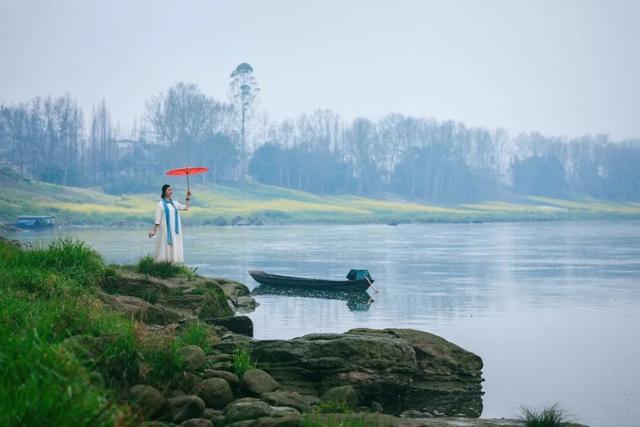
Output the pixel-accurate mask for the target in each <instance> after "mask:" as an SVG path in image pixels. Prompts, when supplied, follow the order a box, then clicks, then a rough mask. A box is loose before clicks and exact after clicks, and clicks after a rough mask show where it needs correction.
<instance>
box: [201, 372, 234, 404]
mask: <svg viewBox="0 0 640 427" xmlns="http://www.w3.org/2000/svg"><path fill="white" fill-rule="evenodd" d="M198 396H200V398H202V400H204V403H205V404H206V406H207V407H208V408H214V409H222V408H224V407H225V406H227V405H228V404H229V403H231V402H232V401H233V393H232V392H231V387H229V383H228V382H227V381H225V380H224V379H222V378H208V379H206V380H204V381H202V382H201V383H200V392H199V393H198Z"/></svg>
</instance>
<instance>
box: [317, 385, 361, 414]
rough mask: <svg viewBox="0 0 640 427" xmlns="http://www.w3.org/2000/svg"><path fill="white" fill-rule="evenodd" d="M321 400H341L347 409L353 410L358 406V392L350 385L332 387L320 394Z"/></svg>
mask: <svg viewBox="0 0 640 427" xmlns="http://www.w3.org/2000/svg"><path fill="white" fill-rule="evenodd" d="M322 401H323V402H341V403H344V404H345V405H346V406H347V407H348V408H349V409H351V410H354V409H356V407H357V406H358V392H357V391H356V389H355V388H353V387H352V386H350V385H343V386H339V387H333V388H330V389H329V390H327V391H326V392H325V393H324V394H323V395H322Z"/></svg>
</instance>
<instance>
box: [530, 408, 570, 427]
mask: <svg viewBox="0 0 640 427" xmlns="http://www.w3.org/2000/svg"><path fill="white" fill-rule="evenodd" d="M518 419H519V420H520V421H522V422H524V425H525V427H562V426H566V425H567V424H568V423H569V419H568V417H567V414H566V413H565V412H564V411H563V410H562V409H560V408H559V406H558V404H557V403H554V404H553V405H551V406H550V407H548V408H543V409H539V410H537V409H531V408H527V407H525V406H523V407H522V414H521V416H520V417H519V418H518Z"/></svg>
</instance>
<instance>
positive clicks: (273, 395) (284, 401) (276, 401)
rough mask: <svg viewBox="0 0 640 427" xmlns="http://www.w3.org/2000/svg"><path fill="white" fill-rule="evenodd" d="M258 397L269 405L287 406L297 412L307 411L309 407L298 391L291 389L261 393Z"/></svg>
mask: <svg viewBox="0 0 640 427" xmlns="http://www.w3.org/2000/svg"><path fill="white" fill-rule="evenodd" d="M260 399H262V400H264V401H265V402H267V403H268V404H269V405H271V406H288V407H291V408H295V409H297V410H298V411H299V412H308V411H309V410H310V409H311V405H310V402H309V401H308V400H307V399H305V398H304V397H302V396H300V395H299V394H298V393H294V392H292V391H284V390H281V391H270V392H267V393H262V394H261V395H260Z"/></svg>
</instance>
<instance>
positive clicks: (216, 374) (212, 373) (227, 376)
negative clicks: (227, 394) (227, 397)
mask: <svg viewBox="0 0 640 427" xmlns="http://www.w3.org/2000/svg"><path fill="white" fill-rule="evenodd" d="M227 363H228V362H227ZM203 376H204V377H205V378H222V379H223V380H225V381H226V382H228V383H229V385H230V386H231V387H237V386H238V384H240V379H239V378H238V377H237V375H236V374H234V373H232V372H229V371H222V370H215V369H205V370H204V374H203Z"/></svg>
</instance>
